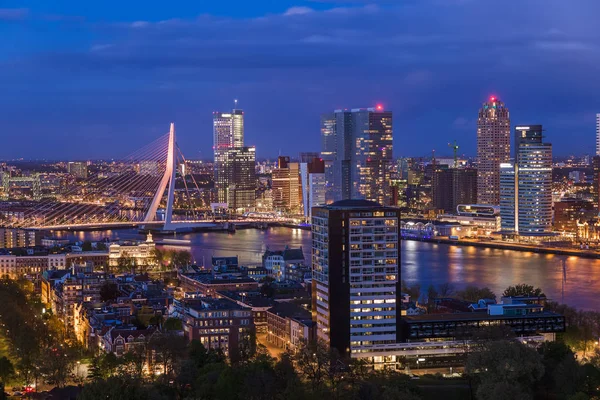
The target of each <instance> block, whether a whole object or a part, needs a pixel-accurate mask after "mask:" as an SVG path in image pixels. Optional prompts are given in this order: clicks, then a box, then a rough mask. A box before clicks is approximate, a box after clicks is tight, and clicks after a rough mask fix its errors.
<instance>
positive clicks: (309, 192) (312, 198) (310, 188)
mask: <svg viewBox="0 0 600 400" xmlns="http://www.w3.org/2000/svg"><path fill="white" fill-rule="evenodd" d="M300 182H301V185H300V186H301V190H302V206H303V209H304V217H306V218H307V219H310V217H311V216H312V209H313V207H317V206H321V205H324V204H325V203H326V197H325V192H326V180H325V162H324V161H323V159H321V158H319V157H314V158H312V159H311V160H310V161H306V162H301V163H300Z"/></svg>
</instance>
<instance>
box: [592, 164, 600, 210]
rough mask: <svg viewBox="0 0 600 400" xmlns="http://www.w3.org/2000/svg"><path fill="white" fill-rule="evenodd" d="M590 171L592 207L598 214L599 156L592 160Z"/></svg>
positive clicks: (599, 205) (599, 208)
mask: <svg viewBox="0 0 600 400" xmlns="http://www.w3.org/2000/svg"><path fill="white" fill-rule="evenodd" d="M592 170H593V173H592V198H593V201H594V206H595V207H596V210H597V211H598V213H599V214H600V201H599V200H598V198H599V194H600V155H596V156H594V157H593V158H592Z"/></svg>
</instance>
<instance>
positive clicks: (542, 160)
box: [500, 125, 552, 236]
mask: <svg viewBox="0 0 600 400" xmlns="http://www.w3.org/2000/svg"><path fill="white" fill-rule="evenodd" d="M500 185H501V189H500V216H501V220H502V232H503V233H514V234H517V235H521V236H540V235H542V236H543V235H547V234H549V233H551V231H552V145H551V144H550V143H544V142H543V135H542V126H541V125H529V126H517V127H516V128H515V163H514V164H511V163H503V164H502V165H501V182H500Z"/></svg>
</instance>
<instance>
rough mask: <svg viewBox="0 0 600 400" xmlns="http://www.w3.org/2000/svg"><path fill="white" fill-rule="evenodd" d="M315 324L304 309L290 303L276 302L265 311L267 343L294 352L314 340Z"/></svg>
mask: <svg viewBox="0 0 600 400" xmlns="http://www.w3.org/2000/svg"><path fill="white" fill-rule="evenodd" d="M315 326H316V325H315V323H314V321H313V320H312V319H311V313H310V311H308V310H307V309H306V308H304V307H302V306H301V305H298V304H296V303H292V302H276V303H275V304H274V305H273V307H271V308H269V309H268V310H267V329H268V330H267V341H268V342H269V343H271V344H273V345H275V346H277V347H279V348H282V349H285V350H290V351H295V350H296V349H298V348H299V347H300V346H301V345H302V344H303V343H311V342H313V341H314V340H315Z"/></svg>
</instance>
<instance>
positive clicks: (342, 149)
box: [321, 105, 393, 204]
mask: <svg viewBox="0 0 600 400" xmlns="http://www.w3.org/2000/svg"><path fill="white" fill-rule="evenodd" d="M321 135H322V152H321V156H322V158H323V160H324V162H325V180H326V185H327V192H328V194H327V200H330V199H332V200H342V199H350V198H354V199H366V200H371V201H377V202H379V203H381V204H387V202H388V200H389V198H390V194H391V193H390V184H389V182H390V169H391V164H392V136H393V129H392V112H391V111H385V110H384V109H383V106H381V105H378V106H377V107H374V108H356V109H352V110H335V111H334V112H333V113H330V114H325V115H323V116H322V117H321Z"/></svg>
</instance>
